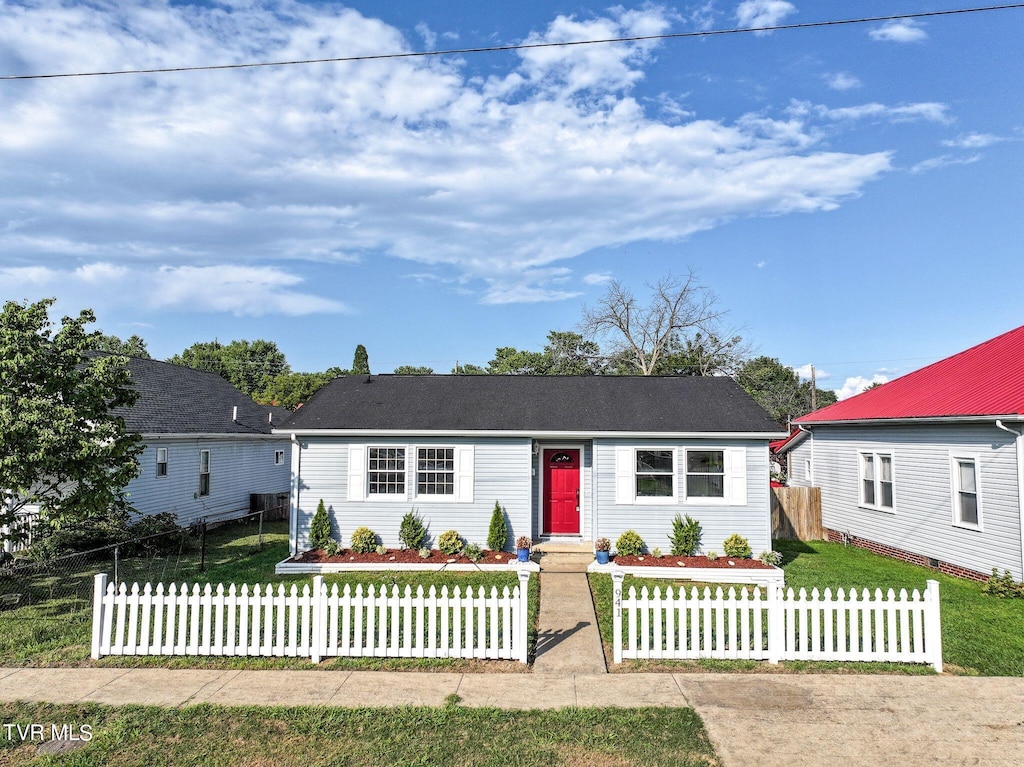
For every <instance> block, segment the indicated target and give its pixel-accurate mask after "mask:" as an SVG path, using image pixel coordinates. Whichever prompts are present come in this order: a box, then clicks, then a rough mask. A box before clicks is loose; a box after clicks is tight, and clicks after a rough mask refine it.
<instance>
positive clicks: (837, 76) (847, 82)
mask: <svg viewBox="0 0 1024 767" xmlns="http://www.w3.org/2000/svg"><path fill="white" fill-rule="evenodd" d="M825 83H826V84H827V85H828V87H829V88H831V89H832V90H834V91H848V90H852V89H853V88H860V87H861V86H862V85H863V83H862V82H861V81H860V78H859V77H857V76H855V75H851V74H850V73H849V72H832V73H830V74H827V75H825Z"/></svg>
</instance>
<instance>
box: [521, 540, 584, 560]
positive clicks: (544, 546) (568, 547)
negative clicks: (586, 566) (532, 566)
mask: <svg viewBox="0 0 1024 767" xmlns="http://www.w3.org/2000/svg"><path fill="white" fill-rule="evenodd" d="M533 550H534V551H539V552H540V553H541V554H587V555H589V556H590V557H591V559H593V556H594V544H592V543H590V542H589V541H587V542H581V541H580V540H579V539H576V540H558V539H555V540H547V541H541V542H540V543H535V544H534V545H533Z"/></svg>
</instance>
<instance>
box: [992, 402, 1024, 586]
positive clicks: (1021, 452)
mask: <svg viewBox="0 0 1024 767" xmlns="http://www.w3.org/2000/svg"><path fill="white" fill-rule="evenodd" d="M996 428H999V429H1002V430H1003V431H1005V432H1009V433H1010V434H1012V435H1013V436H1014V437H1016V439H1015V440H1014V442H1015V443H1016V446H1017V513H1018V514H1019V515H1020V528H1019V531H1020V556H1021V562H1020V571H1021V578H1022V579H1024V431H1015V430H1013V429H1011V428H1010V427H1009V426H1007V425H1006V424H1004V423H1003V421H1002V419H998V418H997V419H996Z"/></svg>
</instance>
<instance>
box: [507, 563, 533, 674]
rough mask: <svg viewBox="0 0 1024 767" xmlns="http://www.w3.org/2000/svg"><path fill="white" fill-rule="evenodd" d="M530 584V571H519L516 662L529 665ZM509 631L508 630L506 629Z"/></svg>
mask: <svg viewBox="0 0 1024 767" xmlns="http://www.w3.org/2000/svg"><path fill="white" fill-rule="evenodd" d="M529 583H530V571H529V570H520V571H519V606H518V613H519V622H518V624H516V626H517V628H518V632H517V636H516V644H517V645H518V646H517V647H516V660H518V661H519V662H520V663H529V661H530V656H529V642H528V640H527V637H528V636H529V631H530V609H529V607H530V601H529V600H530V594H529V589H528V588H527V586H528V584H529ZM506 630H508V629H506Z"/></svg>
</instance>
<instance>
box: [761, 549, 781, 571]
mask: <svg viewBox="0 0 1024 767" xmlns="http://www.w3.org/2000/svg"><path fill="white" fill-rule="evenodd" d="M757 558H758V559H760V560H761V561H762V562H764V563H765V564H766V565H775V566H776V567H778V566H779V565H781V564H782V553H781V552H778V551H762V552H761V553H760V554H758V555H757Z"/></svg>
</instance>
